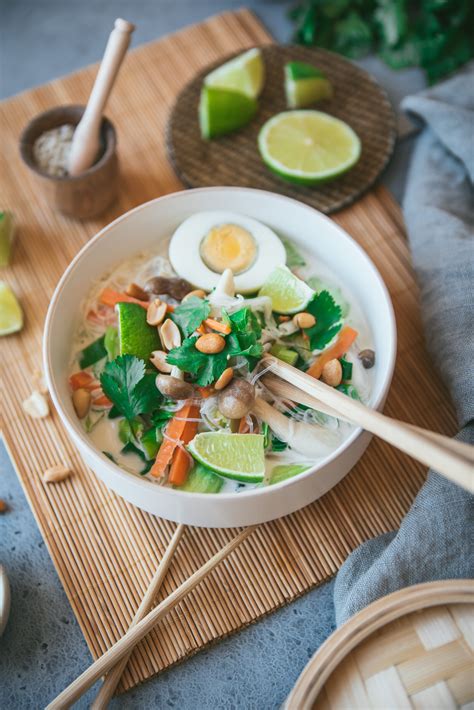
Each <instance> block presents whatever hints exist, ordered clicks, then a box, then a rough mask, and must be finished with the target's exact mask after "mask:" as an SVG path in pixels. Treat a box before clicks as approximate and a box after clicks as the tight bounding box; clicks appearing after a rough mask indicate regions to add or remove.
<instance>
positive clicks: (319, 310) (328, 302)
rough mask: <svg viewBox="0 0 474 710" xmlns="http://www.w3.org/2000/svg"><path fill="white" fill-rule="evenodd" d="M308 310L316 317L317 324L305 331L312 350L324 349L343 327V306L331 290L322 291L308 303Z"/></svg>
mask: <svg viewBox="0 0 474 710" xmlns="http://www.w3.org/2000/svg"><path fill="white" fill-rule="evenodd" d="M306 311H307V312H308V313H311V314H312V315H313V316H314V317H315V318H316V324H315V325H313V327H312V328H306V329H305V331H304V332H305V333H306V335H307V336H308V337H309V343H310V347H311V350H322V349H323V348H324V347H325V346H326V345H327V344H328V343H329V342H330V341H331V340H332V339H333V338H334V336H335V335H336V333H338V332H339V331H340V329H341V327H342V322H341V308H340V306H338V305H337V303H336V302H335V300H334V299H333V297H332V296H331V294H330V293H329V291H320V293H317V294H315V295H314V296H313V298H312V299H311V301H310V302H309V303H308V305H307V307H306Z"/></svg>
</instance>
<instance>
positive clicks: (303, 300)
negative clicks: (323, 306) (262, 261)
mask: <svg viewBox="0 0 474 710" xmlns="http://www.w3.org/2000/svg"><path fill="white" fill-rule="evenodd" d="M258 295H259V296H268V297H269V298H271V299H272V309H273V310H274V311H276V312H277V313H298V312H299V311H303V310H304V309H305V308H306V306H307V305H308V303H309V302H310V300H311V299H312V298H313V296H314V291H313V289H311V288H310V287H309V286H308V285H307V284H306V283H305V282H304V281H302V280H301V279H299V278H298V277H297V276H295V275H294V274H293V273H292V272H291V271H290V270H289V269H288V267H286V266H277V268H276V269H274V270H273V271H272V273H271V274H270V276H269V277H268V278H267V280H266V281H265V283H264V284H263V286H262V288H261V289H260V291H259V292H258Z"/></svg>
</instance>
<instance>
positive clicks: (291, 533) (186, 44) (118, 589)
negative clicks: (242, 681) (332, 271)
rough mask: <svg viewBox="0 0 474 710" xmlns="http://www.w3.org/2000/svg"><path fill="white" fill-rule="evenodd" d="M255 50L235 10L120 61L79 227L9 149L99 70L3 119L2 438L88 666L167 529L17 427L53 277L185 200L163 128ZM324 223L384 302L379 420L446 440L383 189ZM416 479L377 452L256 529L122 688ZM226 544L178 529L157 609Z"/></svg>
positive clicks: (148, 644) (445, 422)
mask: <svg viewBox="0 0 474 710" xmlns="http://www.w3.org/2000/svg"><path fill="white" fill-rule="evenodd" d="M267 42H271V37H270V36H269V35H268V33H267V32H266V31H265V29H264V28H263V27H262V25H261V24H260V23H259V22H258V21H257V20H256V18H255V17H254V15H252V14H251V13H250V12H249V11H247V10H241V11H239V12H235V13H225V14H222V15H219V16H217V17H214V18H211V19H209V20H208V21H206V22H204V23H202V24H200V25H195V26H193V27H189V28H187V29H185V30H182V31H180V32H178V33H177V34H174V35H171V36H168V37H165V38H164V39H162V40H160V41H158V42H152V43H151V44H147V45H145V46H143V47H140V48H139V49H137V50H135V51H134V52H132V53H131V54H130V56H129V57H127V59H126V61H125V64H124V66H123V69H122V71H121V73H120V76H119V79H118V82H117V85H116V88H115V89H114V93H113V95H112V97H111V100H110V104H109V107H108V111H107V113H108V115H109V116H110V118H111V119H112V121H113V122H114V124H115V126H116V128H117V132H118V145H119V148H118V150H119V159H120V163H121V171H122V175H121V183H120V194H119V197H118V199H117V202H116V203H115V204H114V205H113V207H112V208H111V209H110V210H109V211H108V212H107V213H106V214H104V215H102V217H101V218H100V219H98V220H95V221H91V222H85V223H80V222H75V221H72V220H69V219H66V218H64V217H62V216H60V215H58V214H55V213H53V212H52V210H51V209H50V208H49V206H48V204H46V203H45V202H44V201H43V199H42V197H41V195H39V194H38V193H37V191H36V189H35V183H34V181H33V180H32V177H31V175H30V174H29V173H28V171H27V170H26V169H25V168H24V166H23V165H22V164H21V161H20V158H19V152H18V138H19V135H20V132H21V130H22V129H23V127H24V126H25V124H26V123H27V122H28V121H29V120H30V119H31V118H32V117H33V116H34V115H35V114H36V113H38V112H40V111H43V110H45V109H47V108H50V107H52V106H55V105H58V104H61V103H79V102H82V103H85V101H86V99H87V96H88V94H89V91H90V88H91V85H92V82H93V78H94V75H95V68H94V67H90V68H88V69H85V70H83V71H80V72H78V73H76V74H73V75H70V76H67V77H64V78H63V79H59V80H58V81H55V82H52V83H50V84H47V85H45V86H41V87H39V88H36V89H33V90H31V91H28V92H26V93H23V94H20V95H19V96H16V97H14V98H12V99H10V100H8V101H5V102H3V104H2V105H1V107H0V111H1V126H2V135H3V150H2V155H1V158H0V159H1V165H0V170H1V173H0V174H1V175H2V180H1V185H0V190H1V193H0V205H1V206H2V207H3V208H10V209H12V210H13V211H14V213H15V215H16V218H17V222H18V242H17V244H16V248H15V252H14V260H13V263H12V265H11V266H10V267H9V268H6V269H3V270H2V271H1V275H0V278H2V279H4V280H6V281H7V282H8V283H9V284H10V285H11V286H12V288H13V289H14V290H15V292H16V293H17V294H18V297H19V298H20V300H21V302H22V305H23V308H24V311H25V327H24V329H23V331H22V332H21V333H20V334H18V335H14V336H9V337H6V338H2V339H1V340H0V349H1V356H0V363H1V379H0V388H1V389H0V392H1V409H0V426H1V429H2V431H3V436H4V439H5V441H6V444H7V446H8V448H9V451H10V453H11V455H12V459H13V461H14V464H15V467H16V470H17V473H18V476H19V478H20V481H21V483H22V485H23V488H24V491H25V494H26V496H27V497H28V500H29V502H30V505H31V507H32V510H33V513H34V515H35V517H36V520H37V522H38V525H39V527H40V530H41V532H42V535H43V537H44V539H45V542H46V544H47V546H48V549H49V552H50V554H51V557H52V559H53V562H54V564H55V566H56V569H57V572H58V574H59V577H60V579H61V582H62V584H63V585H64V588H65V590H66V593H67V595H68V598H69V600H70V602H71V606H72V608H73V610H74V613H75V615H76V617H77V619H78V622H79V624H80V626H81V629H82V631H83V633H84V636H85V638H86V640H87V643H88V644H89V647H90V649H91V652H92V654H93V656H94V657H97V656H99V655H101V654H102V653H103V652H104V651H105V650H106V649H107V648H108V647H110V646H111V645H112V644H113V643H114V642H115V641H116V640H117V639H118V638H119V637H120V636H122V635H123V633H124V632H125V630H126V629H127V627H128V625H129V623H130V620H131V618H132V616H133V614H134V612H135V610H136V609H137V607H138V605H139V602H140V600H141V598H142V596H143V594H144V592H145V590H146V588H147V585H148V584H149V582H150V579H151V577H152V575H153V572H154V570H155V569H156V566H157V564H158V562H159V560H160V559H161V557H162V555H163V552H164V550H165V547H166V545H167V543H168V542H169V539H170V537H171V535H172V533H173V530H174V527H175V526H174V525H173V524H172V523H169V522H166V521H164V520H161V519H159V518H156V517H153V516H151V515H148V514H147V513H144V512H142V511H140V510H138V509H137V508H134V507H133V506H131V505H129V504H127V503H125V502H124V501H123V500H122V499H120V498H119V497H117V496H116V495H114V494H112V493H111V492H109V491H108V490H107V489H106V488H105V487H104V486H103V485H102V484H101V483H99V482H98V481H97V480H96V478H95V476H94V475H93V474H92V473H91V472H90V471H89V470H88V469H87V468H86V466H85V465H84V464H83V463H82V461H81V460H80V458H79V455H78V453H77V451H76V450H75V448H74V446H73V445H72V443H71V442H70V441H69V439H68V437H67V435H66V432H65V431H64V429H63V427H62V425H61V423H60V421H59V417H58V416H57V414H56V413H55V412H52V414H51V416H50V417H48V418H47V419H43V420H32V419H29V418H27V417H26V416H25V414H24V412H23V410H22V407H21V403H22V401H23V400H24V399H25V398H26V397H27V396H28V395H29V394H30V392H31V391H32V389H33V388H34V387H35V383H34V379H35V373H36V372H37V371H39V370H40V368H41V337H42V330H43V322H44V317H45V314H46V310H47V307H48V304H49V301H50V298H51V294H52V293H53V290H54V287H55V285H56V283H57V281H58V279H59V278H60V276H61V274H62V273H63V271H64V269H65V268H66V266H67V264H68V263H69V262H70V260H71V259H72V258H73V256H74V255H75V254H76V253H77V251H78V250H79V249H80V248H81V247H82V246H83V244H84V243H85V242H86V241H87V240H88V239H89V238H90V237H91V236H92V235H93V234H94V233H95V232H97V231H98V230H99V229H100V228H101V227H102V226H103V225H105V224H107V223H108V222H110V221H111V220H112V219H114V218H115V217H117V216H118V215H120V214H122V213H123V212H125V211H126V210H128V209H130V208H131V207H134V206H135V205H138V204H140V203H142V202H145V201H146V200H149V199H151V198H154V197H157V196H159V195H163V194H166V193H169V192H173V191H175V190H178V189H180V188H181V187H182V186H181V185H180V183H179V181H178V179H177V177H176V176H175V174H174V172H173V169H172V167H171V165H170V163H169V162H168V159H167V157H166V150H165V127H166V123H167V119H168V115H169V111H170V109H171V106H172V105H173V103H174V101H175V99H176V96H177V95H178V93H179V91H180V90H181V89H182V87H183V86H184V85H185V84H186V82H188V81H189V80H190V79H191V78H192V76H193V75H194V73H195V72H196V71H199V70H200V69H201V68H202V67H204V66H205V65H207V64H208V63H211V62H214V61H216V60H217V59H219V57H222V56H225V55H227V54H228V53H229V52H232V51H237V50H240V49H245V48H248V47H250V46H252V45H255V44H264V43H267ZM335 219H336V221H337V222H338V224H340V225H341V226H342V227H343V228H344V229H346V230H347V231H348V232H349V233H350V234H351V235H352V236H353V237H354V238H355V239H356V240H357V241H358V242H359V243H360V244H361V245H362V246H363V247H364V248H365V249H366V250H367V252H368V254H369V255H370V256H371V258H372V259H373V260H374V262H375V264H376V265H377V266H378V268H379V269H380V271H381V273H382V275H383V277H384V279H385V282H386V284H387V286H388V289H389V290H390V293H391V296H392V299H393V303H394V307H395V312H396V317H397V322H398V331H399V350H398V364H397V368H396V372H395V377H394V381H393V386H392V389H391V392H390V396H389V398H388V402H387V407H386V411H387V412H388V414H390V415H391V416H393V417H399V418H401V419H405V420H407V421H409V422H413V423H416V424H421V425H423V426H425V427H428V428H430V429H433V430H434V431H439V432H441V433H444V434H452V433H453V432H454V430H455V420H454V416H453V410H452V408H451V406H450V404H449V402H448V399H447V396H446V392H445V390H444V389H443V387H442V385H441V383H440V381H439V378H438V376H437V374H436V373H435V372H434V370H433V368H432V366H431V363H430V361H429V359H428V356H427V354H426V352H425V350H424V345H423V335H422V328H421V322H420V313H419V307H418V291H417V288H416V285H415V282H414V279H413V273H412V270H411V265H410V257H409V253H408V249H407V244H406V241H405V239H404V237H403V226H402V220H401V215H400V211H399V208H398V206H397V205H396V204H395V203H394V201H393V199H392V198H391V197H390V195H389V194H388V193H387V191H386V190H385V189H383V188H381V187H379V188H376V189H374V190H373V191H372V192H371V193H369V194H367V195H366V196H365V197H364V198H363V199H362V200H360V201H359V202H357V203H356V204H355V205H354V206H352V207H351V208H350V209H347V210H345V211H343V212H340V213H338V214H337V216H336V217H335ZM61 462H63V463H65V464H67V465H70V466H71V467H72V468H73V469H74V475H73V476H72V477H71V478H70V479H68V480H66V481H64V482H62V483H60V484H56V485H49V486H48V485H45V484H44V483H43V482H42V473H43V471H44V470H45V469H46V468H47V467H49V466H51V465H53V464H56V463H61ZM424 474H425V472H424V469H423V467H422V466H420V465H418V464H417V463H414V462H413V461H411V460H410V459H408V458H407V457H405V456H404V455H402V454H401V453H399V452H397V451H395V450H393V449H391V448H390V447H389V446H387V445H385V444H383V443H381V442H378V441H374V442H373V443H372V444H371V445H370V447H369V449H368V451H367V452H366V454H365V455H364V456H363V458H362V460H361V461H360V462H359V463H358V464H357V466H356V467H355V468H354V469H353V471H352V472H351V473H350V474H349V475H348V476H347V477H346V478H345V480H344V481H343V482H341V483H340V484H339V485H338V486H337V487H336V488H335V489H333V490H332V491H330V492H329V493H328V494H327V495H325V496H324V497H323V498H322V499H321V500H319V501H317V502H316V503H313V504H312V505H310V506H308V507H307V508H305V509H304V510H301V511H299V512H297V513H295V514H293V515H291V516H288V517H286V518H283V519H281V520H278V521H275V522H272V523H269V524H266V525H263V526H261V527H260V528H259V530H258V531H257V532H256V533H254V534H253V535H252V536H251V537H250V538H249V539H248V540H246V541H245V543H244V544H243V545H242V547H241V548H240V549H238V550H237V551H236V552H234V553H233V554H232V556H231V557H230V558H229V559H228V560H227V561H226V562H225V563H223V564H222V565H221V566H220V567H219V568H217V569H216V570H215V571H214V573H213V574H212V575H211V576H210V577H209V578H208V579H207V580H206V582H204V583H203V584H202V585H201V586H200V587H198V588H197V589H196V590H195V591H194V592H193V593H192V594H190V595H189V597H188V598H187V599H186V600H185V601H183V603H182V604H180V605H179V606H178V607H177V608H176V609H175V610H174V611H173V612H172V613H171V614H170V615H169V616H168V617H167V618H166V620H165V621H164V623H162V624H160V626H159V627H158V628H157V629H156V631H154V632H153V633H152V634H150V635H149V636H148V637H147V639H145V640H144V641H143V642H142V643H141V644H140V645H139V647H138V648H137V649H136V651H135V652H134V653H133V655H132V657H131V660H130V662H129V665H128V668H127V671H126V673H125V674H124V677H123V680H122V684H121V687H120V689H121V690H125V689H127V688H130V687H132V686H133V685H135V684H137V683H139V682H140V681H143V680H144V679H146V678H149V677H150V676H152V675H154V674H155V673H158V672H160V671H162V670H163V669H165V668H168V667H169V666H171V665H173V664H174V663H176V662H178V661H181V660H183V659H185V658H187V657H189V656H190V655H192V654H193V653H195V652H196V651H198V650H200V649H202V648H204V647H205V646H207V645H208V644H210V643H212V642H213V641H216V640H217V639H221V638H224V637H225V636H227V635H228V634H231V633H233V632H235V631H237V630H238V629H241V628H243V627H245V626H246V625H248V624H250V623H252V622H254V621H256V620H257V619H259V618H261V617H262V616H263V615H265V614H268V613H269V612H271V611H273V610H274V609H277V608H278V607H279V606H281V605H283V604H287V603H288V602H290V601H292V600H293V599H295V598H296V597H298V596H299V595H301V594H303V593H304V592H306V591H308V590H309V589H311V588H312V587H314V586H315V585H318V584H321V582H323V581H325V580H327V579H329V578H330V577H331V576H332V575H333V574H334V573H335V572H336V571H337V569H338V568H339V566H340V565H341V564H342V562H343V560H344V559H345V558H346V556H347V555H348V554H349V552H350V551H351V550H352V549H354V548H355V547H356V546H357V545H359V544H360V543H361V542H362V541H363V540H366V539H367V538H370V537H372V536H374V535H378V534H379V533H382V532H386V531H387V530H391V529H393V528H394V527H396V526H397V525H398V524H399V522H400V520H401V519H402V517H403V516H404V514H405V513H406V511H407V510H408V508H409V506H410V504H411V502H412V500H413V498H414V496H415V495H416V493H417V491H418V489H419V488H420V486H421V484H422V482H423V479H424ZM233 535H234V531H232V530H227V531H226V530H222V531H221V530H213V531H209V530H203V529H197V528H191V529H188V530H187V531H186V533H185V536H184V538H183V541H182V543H181V545H180V547H179V549H178V552H177V554H176V557H175V559H174V561H173V564H172V567H171V570H170V573H169V574H168V577H167V579H166V581H165V584H164V586H163V589H162V591H161V595H160V596H161V598H162V597H164V596H165V595H168V594H169V593H170V592H171V591H172V590H173V589H174V588H176V586H178V585H179V584H180V583H181V582H183V581H184V580H185V579H186V578H187V577H188V576H189V575H190V574H191V573H192V571H193V570H195V569H197V568H198V567H199V566H200V565H201V564H203V563H204V562H205V561H206V560H207V559H208V558H209V557H210V556H211V555H212V554H213V553H214V552H215V551H217V550H218V549H219V548H220V547H221V546H222V545H223V544H224V543H225V542H226V541H227V540H229V539H230V538H231V537H232V536H233ZM77 670H79V669H77Z"/></svg>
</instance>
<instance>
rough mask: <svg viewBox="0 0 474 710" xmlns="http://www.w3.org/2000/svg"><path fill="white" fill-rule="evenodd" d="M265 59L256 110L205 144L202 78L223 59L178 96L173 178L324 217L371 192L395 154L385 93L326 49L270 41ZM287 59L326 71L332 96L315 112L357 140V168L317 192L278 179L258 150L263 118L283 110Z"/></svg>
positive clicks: (171, 137) (172, 130)
mask: <svg viewBox="0 0 474 710" xmlns="http://www.w3.org/2000/svg"><path fill="white" fill-rule="evenodd" d="M262 55H263V61H264V63H265V86H264V88H263V91H262V94H261V96H260V97H259V100H258V101H259V110H258V113H257V115H256V117H255V118H254V119H253V120H252V121H251V122H250V123H249V125H248V126H246V127H245V128H243V129H242V130H240V131H237V132H236V133H233V134H232V135H229V136H223V137H221V138H219V139H216V140H212V141H203V140H202V139H201V135H200V130H199V122H198V105H199V96H200V93H201V87H202V81H203V79H204V77H205V76H206V74H207V73H208V72H209V71H211V70H212V69H213V68H216V67H217V66H219V64H220V63H221V61H222V60H219V62H216V63H214V65H211V66H206V68H205V69H203V70H202V71H201V72H199V73H198V74H197V75H196V76H195V77H194V78H193V79H192V80H191V81H190V82H189V83H188V84H187V85H186V86H185V87H184V89H183V90H182V92H181V93H180V94H179V96H178V98H177V100H176V103H175V105H174V106H173V110H172V112H171V115H170V120H169V123H168V140H167V142H168V148H169V151H170V157H171V159H172V161H173V163H174V165H175V167H176V170H177V172H178V175H179V176H180V177H181V179H182V180H183V182H184V183H185V184H186V185H188V186H189V187H210V186H212V185H235V186H236V187H258V188H260V189H261V190H270V192H278V193H280V194H282V195H288V196H289V197H294V198H295V199H296V200H301V201H302V202H306V203H307V204H308V205H311V207H315V208H316V209H317V210H320V211H321V212H324V213H326V214H331V213H332V212H335V211H336V210H339V209H341V208H342V207H348V206H349V205H351V204H352V203H353V202H354V201H355V200H356V199H357V198H358V197H360V196H361V195H362V194H363V193H364V192H366V191H367V190H368V189H369V188H370V187H372V185H373V184H374V182H375V181H376V180H377V178H378V177H379V175H380V173H381V172H382V171H383V169H384V168H385V166H386V165H387V163H388V161H389V159H390V156H391V155H392V152H393V148H394V145H395V136H396V127H395V116H394V112H393V109H392V106H391V104H390V101H389V99H388V96H387V94H386V92H385V91H384V89H382V87H381V86H380V85H379V84H378V83H377V82H376V81H375V79H374V78H373V77H371V76H370V74H368V73H367V72H366V71H364V70H363V69H361V68H360V67H357V66H356V65H355V64H353V63H352V62H349V61H348V60H347V59H344V57H341V56H340V55H338V54H334V52H328V51H327V50H325V49H319V48H315V47H311V48H308V47H297V46H294V45H288V46H285V45H279V44H275V45H270V46H266V47H262ZM290 61H300V62H308V63H309V64H313V65H315V66H317V67H318V68H319V69H322V70H323V71H324V73H325V74H326V76H327V77H328V79H329V80H330V82H331V84H332V86H333V87H334V95H333V97H332V98H331V99H326V100H325V101H320V102H319V103H318V105H317V106H315V107H314V108H317V109H318V110H321V111H326V112H327V113H330V114H331V115H332V116H336V117H337V118H339V119H341V120H342V121H346V123H349V124H350V126H351V127H352V128H353V129H354V131H355V132H356V133H357V135H358V136H359V138H360V140H361V143H362V153H361V156H360V158H359V161H358V162H357V164H356V165H355V166H354V167H353V168H352V169H351V170H349V172H348V173H346V175H343V176H342V177H340V178H339V179H338V180H334V181H333V182H329V183H327V184H325V185H319V186H318V189H316V190H315V189H314V188H312V187H304V186H302V185H296V186H295V185H291V184H290V183H288V182H284V181H283V180H281V178H279V177H277V176H276V175H274V174H273V173H272V172H271V171H270V170H269V169H268V168H267V167H266V166H265V165H264V164H263V162H262V159H261V157H260V153H259V152H258V150H257V142H258V134H259V131H260V129H261V127H262V126H263V124H264V123H265V121H267V120H268V119H269V118H271V117H272V116H274V115H275V114H277V113H279V112H280V111H285V110H287V105H286V99H285V92H284V88H283V77H284V66H285V64H286V63H287V62H290ZM375 106H376V107H377V109H376V110H374V107H375Z"/></svg>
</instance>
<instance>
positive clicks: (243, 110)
mask: <svg viewBox="0 0 474 710" xmlns="http://www.w3.org/2000/svg"><path fill="white" fill-rule="evenodd" d="M257 108H258V106H257V102H256V100H255V99H251V98H249V97H248V96H245V94H241V93H239V92H237V91H229V90H228V89H218V88H214V87H211V86H203V88H202V89H201V100H200V102H199V126H200V128H201V135H202V137H203V138H206V139H208V138H216V137H217V136H223V135H226V134H227V133H232V132H233V131H237V130H238V129H239V128H243V127H244V126H246V125H247V123H249V121H251V120H252V118H253V117H254V116H255V114H256V112H257Z"/></svg>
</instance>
